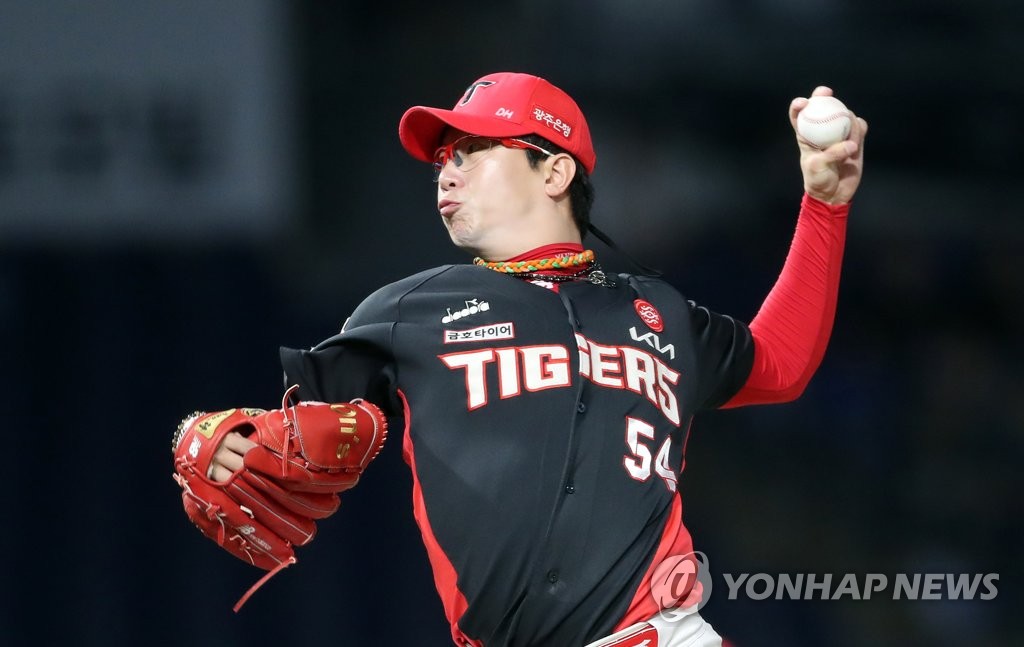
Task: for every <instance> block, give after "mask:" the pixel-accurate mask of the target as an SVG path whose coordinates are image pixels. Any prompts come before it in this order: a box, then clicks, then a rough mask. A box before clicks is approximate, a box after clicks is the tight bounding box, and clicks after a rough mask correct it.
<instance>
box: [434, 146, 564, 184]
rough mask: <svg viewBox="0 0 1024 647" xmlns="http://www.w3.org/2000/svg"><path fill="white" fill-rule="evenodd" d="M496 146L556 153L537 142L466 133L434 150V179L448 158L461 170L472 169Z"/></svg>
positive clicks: (436, 178) (550, 154)
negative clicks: (538, 144)
mask: <svg viewBox="0 0 1024 647" xmlns="http://www.w3.org/2000/svg"><path fill="white" fill-rule="evenodd" d="M496 146H504V147H505V148H520V149H523V150H533V151H537V152H538V153H543V154H545V155H547V156H548V157H551V156H553V155H554V153H552V152H551V151H548V150H544V149H543V148H541V147H540V146H537V145H536V144H531V143H530V142H526V141H523V140H521V139H514V138H509V137H499V138H494V137H478V136H476V135H466V136H465V137H459V138H458V139H456V140H455V141H453V142H452V143H450V144H446V145H444V146H441V147H440V148H438V149H437V150H436V151H435V152H434V181H435V182H437V180H438V178H439V177H440V176H441V169H443V168H444V165H445V164H447V163H448V160H451V161H452V162H453V163H454V164H455V167H456V168H458V169H459V170H460V171H470V170H472V169H473V167H475V166H476V165H477V164H479V163H480V160H481V159H483V158H484V156H485V155H487V153H488V152H489V151H491V150H493V149H494V148H495V147H496Z"/></svg>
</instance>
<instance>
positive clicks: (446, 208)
mask: <svg viewBox="0 0 1024 647" xmlns="http://www.w3.org/2000/svg"><path fill="white" fill-rule="evenodd" d="M461 206H462V203H461V202H455V201H454V200H441V201H440V202H438V203H437V210H438V211H440V212H441V215H442V216H444V217H446V218H448V217H450V216H452V215H454V214H455V212H456V211H458V210H459V207H461Z"/></svg>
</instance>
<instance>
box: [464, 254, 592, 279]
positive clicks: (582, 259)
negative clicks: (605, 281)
mask: <svg viewBox="0 0 1024 647" xmlns="http://www.w3.org/2000/svg"><path fill="white" fill-rule="evenodd" d="M473 262H474V263H475V264H477V265H480V266H482V267H486V268H488V269H492V270H494V271H495V272H504V273H506V274H522V273H524V272H544V271H550V270H568V269H572V268H574V267H582V266H585V265H590V264H591V263H593V262H594V250H591V249H587V250H584V251H582V252H580V253H579V254H565V255H563V256H552V257H550V258H535V259H531V260H527V261H485V260H484V259H482V258H480V257H479V256H478V257H477V258H474V259H473Z"/></svg>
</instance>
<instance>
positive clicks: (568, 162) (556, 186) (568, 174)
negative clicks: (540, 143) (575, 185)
mask: <svg viewBox="0 0 1024 647" xmlns="http://www.w3.org/2000/svg"><path fill="white" fill-rule="evenodd" d="M544 161H545V164H544V168H545V172H546V175H545V177H544V191H545V193H547V195H548V197H551V198H557V197H559V196H562V195H566V194H568V192H569V185H570V184H572V180H573V178H574V177H576V161H575V160H573V158H572V157H571V156H570V155H567V154H565V153H559V154H557V155H553V156H551V157H549V158H548V159H546V160H544Z"/></svg>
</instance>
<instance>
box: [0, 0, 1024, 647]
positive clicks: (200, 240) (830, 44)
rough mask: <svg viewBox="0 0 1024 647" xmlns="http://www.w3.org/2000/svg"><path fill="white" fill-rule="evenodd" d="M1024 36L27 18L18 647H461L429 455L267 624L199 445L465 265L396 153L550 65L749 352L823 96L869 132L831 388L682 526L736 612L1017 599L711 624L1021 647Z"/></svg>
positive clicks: (6, 184)
mask: <svg viewBox="0 0 1024 647" xmlns="http://www.w3.org/2000/svg"><path fill="white" fill-rule="evenodd" d="M1022 27H1024V9H1022V6H1021V5H1020V3H1017V2H1012V1H1010V0H975V1H974V2H969V3H968V2H960V1H953V0H928V1H926V0H891V1H888V2H882V1H877V0H870V1H865V2H854V1H853V0H826V1H822V2H811V1H809V0H804V1H801V0H774V1H772V0H746V1H740V0H734V1H731V2H721V1H714V0H704V1H699V0H680V1H677V2H669V1H654V0H638V1H636V2H624V1H620V0H589V1H583V0H566V1H564V2H556V1H554V0H549V1H541V0H507V1H505V2H500V3H478V2H463V1H460V0H455V1H453V2H448V3H443V4H440V5H427V4H426V3H418V2H362V1H354V0H353V1H351V2H334V3H328V2H314V1H310V0H306V1H303V2H292V3H286V2H274V1H271V0H250V1H246V2H243V1H240V0H234V1H227V0H224V1H221V0H216V1H213V2H200V1H198V0H182V1H180V2H174V3H163V2H155V1H154V0H135V1H128V0H102V1H95V2H90V3H79V2H71V1H69V0H52V1H40V2H28V1H16V0H4V1H3V2H0V334H2V336H3V338H4V339H5V340H6V350H5V351H4V353H3V357H4V360H5V363H6V365H7V369H6V370H5V371H4V372H3V377H2V378H0V379H2V382H0V384H2V389H0V392H2V393H3V396H2V398H0V402H2V409H0V413H2V416H3V419H4V420H5V423H6V425H5V426H6V429H7V433H6V440H5V442H4V443H3V446H4V449H5V454H6V456H7V460H6V461H5V465H4V468H3V470H2V471H3V474H4V483H5V487H3V488H2V492H3V494H2V495H0V496H2V497H3V508H2V509H3V510H4V511H5V512H6V518H7V520H6V523H5V524H4V526H5V529H4V531H3V532H0V552H2V554H4V555H5V556H6V561H7V566H6V568H5V573H4V575H2V576H0V582H2V583H3V584H2V589H0V590H2V592H3V596H4V599H3V605H2V606H0V643H2V644H4V645H44V644H63V643H67V644H75V645H140V644H151V643H153V642H161V641H166V640H172V639H181V640H185V641H186V642H187V643H188V644H190V645H239V644H247V645H274V646H278V645H284V644H326V643H330V644H336V645H357V644H376V645H417V646H425V647H433V646H437V647H440V646H443V645H448V644H450V643H449V640H448V638H447V627H446V623H445V621H444V619H443V615H442V610H441V605H440V602H439V601H438V599H437V597H436V595H435V593H434V590H433V584H432V580H431V577H430V573H429V570H428V568H427V563H426V556H425V552H424V550H423V548H422V546H421V544H420V542H419V538H418V533H417V531H416V528H415V526H414V524H413V521H412V515H411V506H410V503H409V491H410V488H411V484H410V479H409V475H408V470H407V469H406V467H405V466H404V464H403V463H402V461H401V456H400V453H401V452H400V442H399V440H400V436H399V437H396V440H394V441H393V442H392V443H391V444H390V446H389V448H387V449H386V450H385V452H384V454H383V455H382V457H381V458H380V459H379V460H378V462H377V463H376V464H375V465H374V467H373V469H372V470H371V471H370V472H369V473H368V474H367V475H366V476H365V478H364V480H363V482H362V484H361V485H360V487H359V488H358V489H356V490H355V491H353V492H351V493H349V495H348V496H346V497H345V498H344V500H343V507H342V511H341V512H340V513H339V514H338V515H336V516H335V517H334V518H332V519H330V520H327V521H326V522H324V523H322V524H321V534H320V537H319V539H318V540H317V541H316V542H314V543H313V544H312V545H310V546H309V547H307V548H305V549H303V550H302V551H301V554H300V563H299V565H298V566H297V567H296V568H293V569H289V571H286V572H284V573H283V574H282V575H280V576H278V577H277V578H276V579H274V580H272V581H271V582H270V584H269V585H267V586H266V587H265V588H264V589H263V590H261V591H260V592H259V594H257V595H256V596H255V597H254V598H253V599H252V600H251V601H250V602H249V603H248V605H247V606H246V607H245V608H244V609H243V610H242V612H241V613H240V614H238V615H235V614H233V613H231V611H230V607H231V605H232V604H233V603H234V602H235V600H236V599H237V597H238V596H239V595H240V594H241V593H242V592H243V591H244V590H245V589H246V588H247V587H248V586H249V585H250V584H251V583H252V582H253V581H254V580H255V579H256V577H257V576H258V572H257V571H255V570H254V569H251V568H249V567H246V566H245V565H243V564H241V563H240V562H237V561H235V560H233V559H231V558H230V557H228V556H227V555H226V554H223V553H222V552H221V551H220V550H219V549H217V548H216V547H215V546H213V544H212V543H210V542H208V541H206V540H204V539H202V538H201V537H200V535H199V534H198V533H197V532H196V531H195V529H194V528H192V527H191V526H190V525H189V524H188V523H187V521H186V520H185V518H184V515H183V514H182V512H181V510H180V507H179V503H178V489H177V486H176V485H175V484H174V483H173V482H172V480H171V478H170V474H171V464H170V454H169V451H168V447H169V439H170V435H171V432H172V430H173V428H174V427H175V425H176V424H177V421H178V420H179V419H180V417H181V416H182V415H184V414H186V413H188V412H189V411H191V410H193V409H196V408H204V409H216V408H224V407H227V406H232V405H238V404H248V405H255V406H274V403H275V402H276V401H278V398H279V391H280V370H279V367H278V365H277V347H278V346H279V345H290V346H308V345H311V344H313V343H315V342H316V341H318V340H319V339H321V338H323V337H326V336H328V335H330V334H332V333H333V332H334V331H336V330H337V328H338V327H339V326H340V324H341V322H342V321H343V320H344V319H345V317H346V316H347V315H348V313H349V312H350V310H351V309H352V308H353V307H354V306H355V305H356V304H357V303H358V302H359V301H360V300H361V298H362V297H364V296H365V295H366V294H368V293H369V292H370V291H372V290H373V289H375V288H376V287H378V286H379V285H382V284H383V283H385V282H388V281H391V280H394V279H397V278H400V277H402V276H404V275H407V274H409V273H412V272H414V271H417V270H419V269H423V268H426V267H430V266H434V265H439V264H443V263H450V262H463V261H465V260H466V259H465V258H464V257H463V256H462V255H461V253H460V252H458V251H457V250H455V249H454V248H452V247H451V245H450V244H449V243H448V240H447V237H446V235H445V234H444V232H443V229H442V228H441V226H440V225H439V223H438V222H437V216H436V213H435V211H434V208H433V191H434V187H433V185H432V184H431V183H430V180H429V172H428V169H426V168H425V167H424V166H423V165H421V164H419V163H416V162H414V161H413V160H411V159H409V158H408V157H407V156H406V155H405V154H404V153H403V151H402V149H401V147H400V145H399V143H398V139H397V122H398V119H399V117H400V116H401V114H402V112H403V111H404V110H405V109H406V108H407V107H408V106H410V105H413V104H427V105H450V104H452V103H453V102H454V100H455V99H456V98H457V97H458V96H459V94H460V92H461V91H462V90H463V88H464V87H465V86H466V85H467V84H468V83H469V82H470V81H471V80H473V79H475V78H477V77H479V76H480V75H481V74H483V73H486V72H489V71H496V70H521V71H529V72H533V73H537V74H540V75H542V76H546V77H548V78H550V79H551V80H552V81H554V82H555V83H556V84H558V85H560V86H562V87H563V88H565V89H566V90H567V91H569V92H570V93H571V94H572V95H573V96H574V97H576V99H577V100H578V101H579V103H580V104H581V106H582V107H583V109H584V111H585V112H586V113H587V115H588V117H589V120H590V124H591V129H592V131H593V133H594V139H595V144H596V147H597V151H598V158H599V161H598V165H597V170H596V174H595V176H594V181H595V185H596V187H597V195H598V200H597V204H596V207H595V213H594V218H595V221H596V222H597V223H598V224H599V226H601V227H602V228H604V229H605V230H607V231H608V232H609V233H611V234H612V235H613V236H614V237H615V238H616V239H617V240H618V241H619V242H620V244H622V245H623V246H624V247H625V248H627V249H628V250H629V251H630V252H631V253H632V254H633V255H635V256H637V257H640V258H642V259H643V260H644V261H645V262H648V263H649V264H651V265H654V266H656V267H660V268H663V270H664V271H665V273H666V275H667V276H668V278H669V279H670V280H671V281H672V282H674V283H675V284H676V285H677V286H679V287H680V289H681V290H683V291H684V293H685V294H687V296H689V297H690V298H694V299H696V300H698V301H700V302H702V303H703V304H705V305H708V306H709V307H712V308H713V309H716V310H719V311H721V312H726V313H730V314H733V315H735V316H737V317H740V318H749V317H751V316H752V315H753V314H754V313H755V312H756V309H757V307H758V305H759V304H760V301H761V298H762V297H763V295H764V294H765V293H766V292H767V290H768V289H769V288H770V286H771V284H772V282H773V281H774V279H775V277H776V273H777V271H778V269H779V267H780V266H781V263H782V261H783V259H784V256H785V252H786V248H787V245H788V241H789V238H790V236H791V233H792V225H793V222H794V217H795V215H796V211H797V207H798V201H799V198H800V177H799V171H798V168H797V155H796V150H795V147H794V145H793V143H792V140H791V133H790V129H789V124H788V122H787V120H786V109H787V106H788V102H789V100H790V98H792V97H794V96H799V95H807V94H808V93H809V92H810V91H811V89H812V88H813V87H814V86H815V85H817V84H820V83H824V84H828V85H831V86H832V87H833V88H834V89H835V90H836V93H837V95H838V96H840V97H841V98H842V99H844V100H845V101H846V102H847V103H848V105H849V106H850V107H851V108H852V109H854V110H855V111H857V112H858V113H859V114H861V115H862V116H864V117H866V118H867V119H868V120H869V122H870V124H871V132H870V134H869V137H868V143H867V147H866V149H867V150H866V152H867V172H866V177H865V181H864V184H863V186H862V189H861V191H860V193H859V194H858V196H857V199H856V203H855V207H854V210H853V213H852V216H851V221H850V230H849V242H848V247H847V253H846V261H845V266H844V278H843V284H842V290H841V295H840V301H839V312H838V317H837V323H836V326H835V332H834V334H833V338H832V343H831V347H830V350H829V352H828V354H827V355H826V358H825V361H824V364H823V366H822V367H821V369H820V371H819V373H818V375H817V377H816V378H815V380H814V381H813V382H812V384H811V386H810V388H809V390H808V392H807V393H806V395H805V396H804V397H803V398H802V399H801V400H799V401H797V402H795V403H793V404H789V405H785V406H778V407H771V408H759V409H751V410H740V411H731V412H720V413H715V414H713V415H708V416H705V417H703V418H700V419H698V420H697V422H696V423H695V425H694V430H693V435H692V438H691V440H690V444H689V455H688V462H687V470H686V472H685V473H684V476H683V480H682V488H683V493H684V504H685V507H686V519H687V522H688V525H689V527H690V528H691V530H692V531H693V533H694V536H695V539H696V546H697V548H698V549H700V550H703V551H704V552H705V553H707V555H708V556H709V558H710V561H711V565H712V570H713V572H714V573H715V577H716V578H718V577H719V574H720V573H734V574H735V573H743V572H747V573H761V572H764V573H770V574H771V573H775V574H778V573H801V572H803V573H819V574H822V573H837V574H843V573H861V574H864V573H884V574H888V575H889V576H894V575H895V574H898V573H936V572H937V573H998V574H999V580H998V591H999V593H998V596H997V597H996V599H994V600H990V601H980V600H974V601H963V600H960V601H950V600H947V601H917V602H910V601H893V600H892V599H891V598H889V599H886V598H885V597H881V598H877V599H872V600H861V601H852V600H849V599H848V598H847V599H846V601H771V600H769V601H752V600H744V599H742V598H741V599H739V600H735V601H730V600H728V599H726V597H727V596H726V595H725V594H724V593H725V591H726V590H727V589H726V587H725V586H724V585H722V584H723V582H722V580H721V579H716V584H718V585H720V586H719V588H718V589H717V590H716V593H717V595H715V596H713V597H712V599H711V601H710V602H709V603H708V605H707V607H706V608H705V610H704V615H705V616H706V617H707V618H708V619H709V620H710V621H711V622H712V623H713V624H714V625H716V627H718V628H719V630H720V631H721V632H722V633H723V634H724V635H726V636H728V637H730V638H731V639H732V640H733V641H734V642H735V643H736V644H737V645H738V646H739V647H757V646H762V645H763V646H772V645H838V646H844V647H845V646H858V645H866V644H871V645H963V644H970V645H993V646H994V645H1011V644H1024V623H1022V620H1021V614H1020V608H1021V604H1022V595H1021V583H1022V575H1024V573H1022V570H1024V567H1022V554H1021V547H1022V539H1024V528H1022V525H1024V522H1022V518H1024V515H1022V513H1024V505H1022V487H1021V486H1022V480H1024V479H1022V478H1021V467H1020V466H1021V459H1022V458H1024V413H1022V409H1021V406H1020V400H1019V398H1020V397H1021V395H1022V393H1024V372H1022V371H1021V368H1020V367H1021V365H1022V360H1024V352H1022V351H1024V348H1022V342H1021V334H1020V332H1021V324H1020V322H1021V320H1022V318H1024V272H1022V263H1021V261H1022V259H1024V253H1022V252H1024V214H1022V212H1021V207H1020V201H1019V199H1018V195H1019V190H1018V189H1016V188H1015V184H1016V182H1017V181H1020V176H1021V172H1022V170H1024V165H1022V164H1021V161H1020V160H1021V156H1020V150H1021V143H1022V141H1024V137H1022V134H1024V131H1022V127H1021V119H1022V112H1024V111H1022V108H1024V81H1022V75H1021V70H1022V69H1024V65H1022V64H1024V44H1022V43H1024V41H1022V39H1021V36H1020V34H1021V28H1022ZM594 244H595V245H597V247H596V249H597V250H598V252H599V254H601V255H602V256H603V257H604V258H605V259H607V260H606V263H605V264H606V265H608V266H611V267H613V268H616V269H622V270H625V269H629V266H628V264H627V263H626V262H625V260H624V259H622V258H621V257H619V256H616V255H615V254H614V253H612V252H609V251H608V250H605V249H604V248H603V247H602V246H600V244H599V243H597V242H596V241H595V242H594ZM470 522H471V520H467V523H470Z"/></svg>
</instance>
